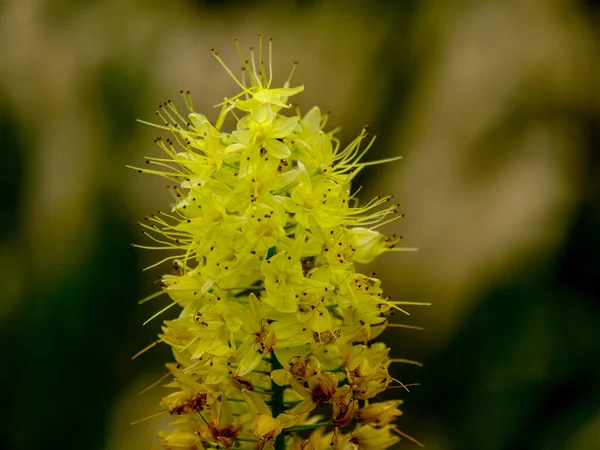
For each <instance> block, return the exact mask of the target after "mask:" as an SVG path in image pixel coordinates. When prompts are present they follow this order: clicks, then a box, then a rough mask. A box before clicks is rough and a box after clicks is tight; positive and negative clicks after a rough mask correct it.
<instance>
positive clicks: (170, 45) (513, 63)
mask: <svg viewBox="0 0 600 450" xmlns="http://www.w3.org/2000/svg"><path fill="white" fill-rule="evenodd" d="M599 18H600V5H599V2H598V1H592V0H587V1H585V0H579V1H575V0H573V1H567V0H431V1H424V0H423V1H417V0H401V1H396V2H393V1H367V0H362V1H360V0H347V1H316V0H313V1H308V0H304V1H300V0H297V1H283V0H282V1H278V2H268V1H253V2H247V1H217V0H212V1H208V0H205V1H199V0H196V1H193V0H187V1H184V0H179V1H164V0H163V1H141V0H104V1H101V0H95V1H94V0H90V1H83V0H47V1H42V0H4V2H2V3H1V4H0V135H1V139H0V142H1V155H2V163H1V164H0V192H1V201H0V214H1V215H2V220H1V221H0V230H1V234H0V236H1V242H0V274H1V275H0V276H1V280H2V288H3V289H2V294H1V301H0V319H1V324H2V342H4V343H5V344H4V351H3V354H4V356H3V358H2V370H1V375H0V376H1V379H0V386H1V388H0V389H2V392H1V394H2V395H1V398H2V408H1V410H2V413H1V414H2V417H0V424H1V426H2V431H1V433H0V448H1V449H10V450H30V449H41V448H44V449H55V448H56V449H63V450H64V449H78V450H79V449H84V448H85V449H110V450H113V449H114V450H125V449H127V450H138V449H139V450H141V449H148V448H158V445H157V443H158V440H157V438H156V436H155V435H156V430H157V429H159V428H161V427H165V426H166V423H167V422H168V418H167V417H162V418H158V419H155V420H152V421H146V422H143V423H141V424H139V425H135V426H130V425H129V423H130V422H131V421H133V420H136V419H139V418H141V417H144V416H146V415H149V414H151V413H153V412H156V411H158V410H159V406H158V401H159V399H160V397H161V395H162V392H161V391H160V389H155V390H153V391H151V392H149V393H147V394H145V395H142V396H138V395H136V393H137V391H138V390H139V389H141V388H142V387H143V386H145V385H146V384H148V383H149V382H151V381H152V380H153V379H154V378H155V377H157V376H159V375H160V374H161V373H162V365H163V364H164V362H166V361H168V360H169V359H170V355H169V353H168V351H167V350H166V348H157V349H154V350H152V351H151V352H149V353H147V354H145V355H143V356H142V357H141V358H139V359H137V360H135V361H131V359H130V356H131V355H132V354H134V353H135V352H136V351H137V350H139V349H140V348H142V347H143V346H144V345H146V344H147V343H148V342H150V341H151V340H152V339H153V336H154V335H155V334H156V333H157V331H158V325H159V323H158V322H155V323H150V324H148V325H147V326H145V327H143V326H142V322H143V321H144V320H145V319H146V318H147V317H149V316H150V315H151V314H152V313H153V312H155V311H157V310H158V309H159V308H160V307H161V306H160V304H158V303H155V302H150V303H148V304H145V305H142V306H139V305H137V303H136V300H138V299H139V298H142V297H143V296H145V295H148V294H149V293H151V292H153V289H154V288H153V286H151V281H153V279H156V278H157V277H158V276H159V275H160V273H161V272H160V270H155V271H153V272H151V273H145V274H142V273H141V268H142V267H145V266H147V265H149V264H150V263H151V262H152V261H154V260H155V258H156V257H157V255H156V254H155V253H152V252H144V251H140V250H137V251H136V250H132V249H131V248H130V247H129V244H130V242H132V241H138V242H139V241H140V240H141V239H140V238H139V235H138V234H136V230H135V222H136V221H137V220H139V219H140V218H141V217H143V216H144V215H146V214H147V213H149V212H152V211H153V210H155V209H157V208H159V207H164V206H165V205H168V203H169V202H170V201H171V199H170V198H169V196H168V195H167V193H166V190H165V189H164V186H165V182H164V181H163V180H162V179H158V178H153V177H150V176H143V177H142V176H139V175H138V174H137V173H135V172H134V171H130V170H127V169H126V168H125V165H126V164H134V165H135V164H140V163H141V161H142V157H143V156H144V155H145V154H153V155H156V154H157V149H156V148H155V147H154V146H153V144H152V139H153V138H154V137H155V135H156V134H157V133H156V130H153V129H151V128H149V127H145V126H142V125H140V124H139V123H136V119H138V118H141V119H146V120H152V118H153V112H154V110H155V108H156V104H157V103H159V102H161V101H164V100H166V99H167V98H169V97H171V96H173V98H175V96H177V95H178V94H177V93H178V92H179V90H180V89H182V88H184V89H190V90H191V91H192V94H193V98H194V102H195V105H196V109H197V110H199V111H202V112H207V113H208V115H209V117H216V110H212V109H210V108H211V107H212V105H214V104H216V103H218V102H219V101H220V100H221V99H222V98H223V97H224V96H226V95H230V94H232V93H235V92H236V91H235V89H236V88H235V86H234V85H233V83H232V82H231V80H230V79H229V78H228V77H227V76H226V75H225V74H224V72H223V71H222V69H221V68H220V67H219V65H218V64H217V63H216V61H214V59H213V58H212V55H211V54H210V52H209V51H208V49H209V48H210V47H213V46H214V47H215V48H217V49H218V50H219V52H220V53H221V54H222V55H223V57H224V58H225V59H226V60H227V61H228V62H230V63H232V64H233V65H234V66H235V64H237V63H238V62H237V61H238V60H237V59H236V58H237V57H236V55H235V47H234V46H233V42H232V38H233V37H234V36H235V37H238V38H239V39H240V41H241V42H242V43H243V44H244V45H245V46H248V45H253V44H254V43H255V36H256V33H257V32H262V33H263V34H265V35H272V36H274V37H275V66H276V70H277V73H279V74H280V77H279V80H284V79H285V78H286V77H287V74H288V71H289V68H290V67H291V63H292V61H294V60H299V61H300V66H299V67H298V70H297V72H296V76H295V80H296V81H297V82H298V83H302V84H304V85H305V87H306V90H305V92H304V93H303V94H302V95H300V96H298V101H299V104H300V106H301V107H302V108H303V109H304V110H305V111H306V110H307V109H308V108H309V107H311V106H312V105H314V104H318V105H319V106H320V107H321V108H322V109H323V110H331V112H332V119H331V122H330V123H331V125H332V126H337V125H343V129H342V131H341V134H340V136H341V137H342V139H343V140H346V141H347V140H350V139H352V138H353V137H354V136H355V135H356V134H357V132H358V131H359V129H360V127H361V126H362V125H364V124H365V123H369V124H370V125H371V128H372V129H374V130H378V131H379V132H380V133H381V138H380V139H379V140H378V142H377V144H376V145H375V147H374V148H373V153H372V157H373V158H375V157H377V156H391V155H397V154H402V155H404V160H403V161H402V162H400V163H394V164H392V165H389V166H387V167H382V166H377V167H376V168H372V169H371V170H369V171H367V172H365V173H364V174H361V179H360V180H359V183H363V184H365V185H367V186H368V189H366V191H367V192H366V193H365V194H364V195H365V196H369V195H375V193H379V194H388V193H393V194H394V195H395V196H396V197H397V198H398V199H399V200H400V202H401V203H402V205H403V206H402V207H403V212H405V213H406V218H404V219H403V220H402V221H400V222H397V223H395V224H394V226H392V227H390V228H389V229H388V231H390V232H395V233H398V234H402V235H403V236H404V240H405V242H406V244H407V245H408V246H416V247H419V249H420V251H419V252H417V253H410V254H409V253H404V254H398V253H395V254H392V255H386V256H385V257H383V258H381V260H380V261H379V262H378V263H377V264H373V265H372V266H373V267H372V268H370V270H375V271H376V272H377V274H378V276H379V277H380V278H382V279H383V280H384V285H385V286H387V288H388V289H389V291H390V292H391V293H392V295H393V296H394V297H396V298H403V299H410V300H413V301H423V302H432V304H433V305H432V306H431V307H428V308H421V309H414V310H413V314H412V315H411V316H410V317H408V318H403V320H404V321H405V322H406V323H410V324H413V325H421V326H424V327H425V328H426V330H425V331H423V332H415V331H408V330H400V331H397V332H388V333H387V334H386V335H385V338H386V340H387V341H388V343H389V345H391V346H392V347H393V356H396V357H405V358H411V359H418V360H422V361H424V362H425V368H423V369H418V368H414V367H406V366H403V367H396V366H394V372H395V375H396V376H397V377H400V378H401V379H402V380H403V381H405V382H406V383H411V382H417V381H422V383H423V384H422V386H420V387H418V388H414V389H413V390H412V392H411V393H410V394H404V395H403V396H404V398H405V399H406V402H405V405H404V410H405V415H404V416H403V417H402V418H401V420H400V422H399V423H400V428H401V429H402V430H404V431H405V432H407V433H409V434H411V435H413V436H415V437H417V438H418V439H419V440H421V441H423V442H424V443H425V444H426V447H427V448H429V449H430V450H453V449H474V450H514V449H528V450H535V449H548V450H555V449H556V450H559V449H569V450H570V449H573V450H593V449H600V283H599V282H598V279H599V273H600V272H599V269H600V267H599V266H600V264H599V262H598V261H599V256H598V255H599V254H600V238H599V232H600V176H599V175H600V154H599V148H598V147H599V144H600V132H599V128H600V127H599V122H600V120H599V111H600V108H599V106H600V90H599V89H598V86H599V84H598V71H597V69H598V68H597V67H596V65H597V62H598V55H599V52H598V50H599V48H598V43H599V42H600V39H599V38H600V31H599V27H598V25H599ZM211 114H212V116H211ZM163 302H164V300H163ZM394 331H396V330H394ZM395 394H401V393H400V391H395ZM412 446H413V444H411V443H410V442H408V441H406V442H402V443H401V444H399V445H398V448H411V447H412ZM413 448H414V447H413Z"/></svg>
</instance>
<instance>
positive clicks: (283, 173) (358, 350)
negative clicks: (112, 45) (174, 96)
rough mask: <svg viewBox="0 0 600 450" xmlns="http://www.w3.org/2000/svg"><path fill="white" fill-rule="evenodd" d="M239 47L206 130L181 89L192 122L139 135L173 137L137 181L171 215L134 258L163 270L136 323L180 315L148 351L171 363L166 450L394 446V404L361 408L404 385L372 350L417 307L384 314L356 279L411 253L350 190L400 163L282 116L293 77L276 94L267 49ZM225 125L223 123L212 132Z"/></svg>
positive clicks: (185, 116) (378, 212) (381, 299)
mask: <svg viewBox="0 0 600 450" xmlns="http://www.w3.org/2000/svg"><path fill="white" fill-rule="evenodd" d="M236 45H237V41H236ZM238 49H239V51H240V54H241V57H242V63H243V76H241V77H238V76H236V75H235V74H234V73H233V72H232V71H231V70H230V69H229V68H228V66H227V65H226V64H225V63H224V61H223V60H222V59H221V57H220V56H219V55H218V54H217V53H216V52H214V51H213V53H214V55H215V57H216V58H217V60H218V62H219V63H220V64H221V65H222V66H223V68H224V69H225V70H226V72H227V73H228V74H229V75H230V76H231V77H232V79H233V80H234V82H235V83H236V84H237V85H238V86H239V88H240V92H239V93H237V94H235V95H233V96H231V97H229V98H226V99H225V100H224V101H223V102H222V103H221V104H220V105H218V106H220V108H221V110H220V113H219V115H218V117H217V119H216V121H214V122H213V121H211V120H210V119H209V118H207V116H205V115H203V114H200V113H198V112H196V111H195V110H194V107H193V104H192V100H191V96H190V94H189V92H187V91H186V92H184V91H182V94H183V99H184V102H185V104H186V107H187V109H188V110H189V111H188V112H187V113H181V112H180V111H179V110H178V109H177V107H176V106H175V105H174V103H173V102H172V101H171V100H169V101H167V102H164V103H163V104H162V105H161V106H160V108H159V110H158V111H156V115H157V116H158V118H159V123H158V124H152V125H154V126H155V127H157V128H159V129H161V130H162V131H165V132H168V133H169V134H170V137H159V138H157V139H155V143H156V145H157V146H158V147H159V148H160V149H161V151H162V152H163V153H164V155H163V156H162V157H148V158H147V159H146V163H147V165H146V166H145V168H138V169H137V170H138V171H139V172H141V173H148V174H154V175H159V176H162V177H164V178H166V179H167V180H169V184H170V186H171V187H170V188H169V189H170V190H171V191H172V194H173V196H174V202H173V204H172V207H171V208H170V210H168V211H158V212H156V213H154V214H151V215H149V216H147V217H146V218H145V220H143V221H141V222H139V223H138V225H139V226H140V228H141V230H142V232H143V233H144V234H145V235H146V237H147V238H148V239H149V240H150V241H151V243H150V244H151V245H138V247H142V248H147V249H155V250H159V251H164V250H167V251H170V253H168V254H167V255H166V256H163V259H160V260H158V261H157V262H156V264H153V265H152V266H150V267H149V268H148V269H152V268H155V267H161V266H162V265H163V264H165V263H169V264H171V270H170V273H164V275H162V277H161V279H160V287H161V291H160V292H159V293H158V294H155V295H152V296H150V297H149V298H148V299H145V300H144V301H146V300H150V299H152V298H155V297H158V296H159V294H161V293H165V294H167V296H168V297H169V299H170V301H169V303H168V304H167V305H166V306H163V307H161V308H159V310H158V312H157V313H156V314H154V315H153V316H152V317H151V318H150V319H149V320H148V322H149V321H151V320H153V319H155V318H156V317H158V316H159V315H160V314H161V313H162V312H164V311H166V310H168V309H170V308H175V309H177V311H178V314H177V316H176V317H175V318H174V319H171V320H165V321H164V323H163V325H162V332H161V334H159V340H158V341H156V342H154V343H152V344H151V345H150V346H148V347H147V348H146V349H148V348H151V347H153V346H155V345H157V344H159V343H164V344H167V345H169V346H170V347H171V348H172V351H173V356H174V359H175V363H170V364H168V365H167V367H168V369H169V371H168V373H167V374H166V375H165V376H164V377H163V379H167V378H169V379H170V380H169V382H168V383H167V384H166V387H168V388H169V389H171V390H172V391H171V393H169V394H168V395H166V396H165V397H164V398H163V401H162V407H163V408H164V410H165V412H166V413H168V414H170V415H171V416H173V418H174V420H173V422H172V423H171V425H172V429H171V431H168V432H166V431H165V432H161V437H162V439H163V443H164V446H165V448H166V449H172V450H178V449H187V450H195V449H196V450H197V449H204V448H222V447H224V448H230V447H235V448H248V449H250V448H254V449H259V450H263V449H275V450H283V449H284V448H293V449H306V450H311V449H314V450H317V449H325V448H330V447H331V446H333V447H334V448H335V449H357V448H361V449H363V448H364V449H367V450H379V449H384V448H387V447H389V446H391V445H393V444H394V443H396V442H397V441H398V440H399V439H400V437H399V436H404V437H406V436H405V435H403V434H402V433H401V432H399V431H398V430H397V429H396V428H394V426H393V425H392V422H393V421H394V420H395V419H396V418H397V417H398V416H399V415H400V414H401V412H400V411H399V410H398V409H397V407H398V406H399V405H400V404H401V402H400V401H389V402H377V401H374V400H373V399H374V398H375V397H376V396H377V395H379V394H380V393H382V392H383V391H384V390H386V389H387V388H388V387H390V385H394V386H395V387H397V386H402V387H406V386H405V385H403V384H401V383H400V382H398V381H396V380H395V379H393V378H392V377H391V376H390V375H389V372H388V368H389V365H390V364H391V363H392V360H391V359H390V357H389V348H388V347H387V346H386V345H385V344H384V343H383V342H374V339H376V338H378V337H379V336H380V335H381V334H382V333H383V332H384V330H385V328H386V326H387V325H388V324H389V315H390V313H392V312H394V311H399V312H406V311H404V309H402V308H404V307H405V305H416V304H418V303H414V302H413V303H411V302H402V301H393V300H391V298H390V297H389V296H388V295H387V294H386V293H385V292H384V290H383V288H382V286H381V281H380V280H379V279H378V278H376V277H375V275H374V274H372V275H365V274H362V273H360V272H359V271H358V270H357V268H356V266H355V264H356V263H368V262H370V261H372V260H373V259H374V258H376V257H377V256H379V255H380V254H382V253H385V252H390V251H401V250H409V249H403V248H397V247H395V245H396V244H397V242H398V241H399V239H398V238H396V237H394V236H392V237H386V236H384V235H383V234H382V233H381V232H380V231H379V227H380V226H382V225H384V224H386V223H389V222H392V221H394V220H396V219H398V218H400V217H402V215H401V214H400V213H399V205H398V204H397V203H392V202H391V196H386V197H376V198H374V199H372V200H371V201H368V202H366V203H361V201H360V200H359V198H358V195H357V194H358V193H359V191H360V189H357V190H354V191H353V190H352V186H351V182H352V179H353V178H354V177H355V176H356V174H357V173H358V172H360V171H361V170H362V169H363V168H364V167H366V166H369V165H373V164H379V163H383V162H389V161H393V160H395V159H398V158H390V159H387V160H380V161H371V162H365V160H364V159H365V156H366V154H367V151H368V150H369V148H370V147H371V145H372V144H373V142H374V137H370V136H369V135H368V127H365V128H363V129H362V130H361V132H360V133H359V136H358V137H357V138H356V139H354V140H353V141H352V142H350V143H349V144H348V145H345V146H344V145H342V144H341V142H340V141H339V140H338V139H337V138H336V136H335V130H334V131H327V130H326V125H327V115H324V114H322V113H321V111H320V109H319V108H317V107H313V108H312V109H310V110H309V111H308V112H307V113H306V114H304V115H302V114H301V113H300V112H298V113H297V114H293V113H292V112H291V108H290V106H291V105H290V97H292V96H294V95H297V94H299V93H301V92H302V91H303V89H304V87H303V86H293V85H292V75H290V76H289V78H288V79H287V81H286V82H285V83H284V84H283V86H273V84H272V79H273V75H272V64H271V53H272V46H271V41H270V40H269V44H268V49H265V48H263V40H262V38H259V47H258V49H257V50H254V49H252V50H251V51H250V57H249V58H247V57H246V55H244V53H243V52H242V51H241V48H240V47H239V45H238ZM266 52H268V57H267V58H266V62H265V58H264V56H265V55H263V54H265V53H266ZM294 67H295V66H294ZM292 74H293V70H292ZM229 116H232V117H233V118H234V119H235V122H236V124H235V126H234V127H233V129H229V130H225V129H224V125H225V123H227V122H226V119H227V118H228V117H229ZM143 351H145V350H143ZM143 351H141V352H139V353H138V354H141V353H143ZM136 356H137V355H136ZM397 361H401V360H397ZM404 361H406V360H404ZM348 429H351V430H353V431H347V430H348ZM307 431H308V432H312V433H311V434H310V437H309V438H308V439H304V437H306V434H305V432H307ZM392 433H395V434H392ZM301 436H303V437H301Z"/></svg>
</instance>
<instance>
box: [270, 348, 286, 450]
mask: <svg viewBox="0 0 600 450" xmlns="http://www.w3.org/2000/svg"><path fill="white" fill-rule="evenodd" d="M278 369H283V366H282V365H281V363H280V362H279V360H278V359H277V356H275V352H273V353H271V370H272V371H273V370H278ZM284 410H285V409H284V406H283V387H281V386H279V385H278V384H277V383H275V381H273V380H271V411H272V412H273V417H275V418H277V416H278V415H279V414H281V413H282V412H283V411H284ZM275 450H285V435H284V434H283V433H281V434H280V435H279V436H277V437H276V438H275Z"/></svg>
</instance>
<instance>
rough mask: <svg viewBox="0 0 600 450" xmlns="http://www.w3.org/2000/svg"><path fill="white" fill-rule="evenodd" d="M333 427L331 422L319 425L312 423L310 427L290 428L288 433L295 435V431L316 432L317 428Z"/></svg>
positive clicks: (297, 426) (298, 426)
mask: <svg viewBox="0 0 600 450" xmlns="http://www.w3.org/2000/svg"><path fill="white" fill-rule="evenodd" d="M329 426H331V422H319V423H312V424H308V425H296V426H295V427H290V428H288V429H286V430H285V431H286V433H293V432H295V431H306V430H315V429H317V428H321V427H329Z"/></svg>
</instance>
